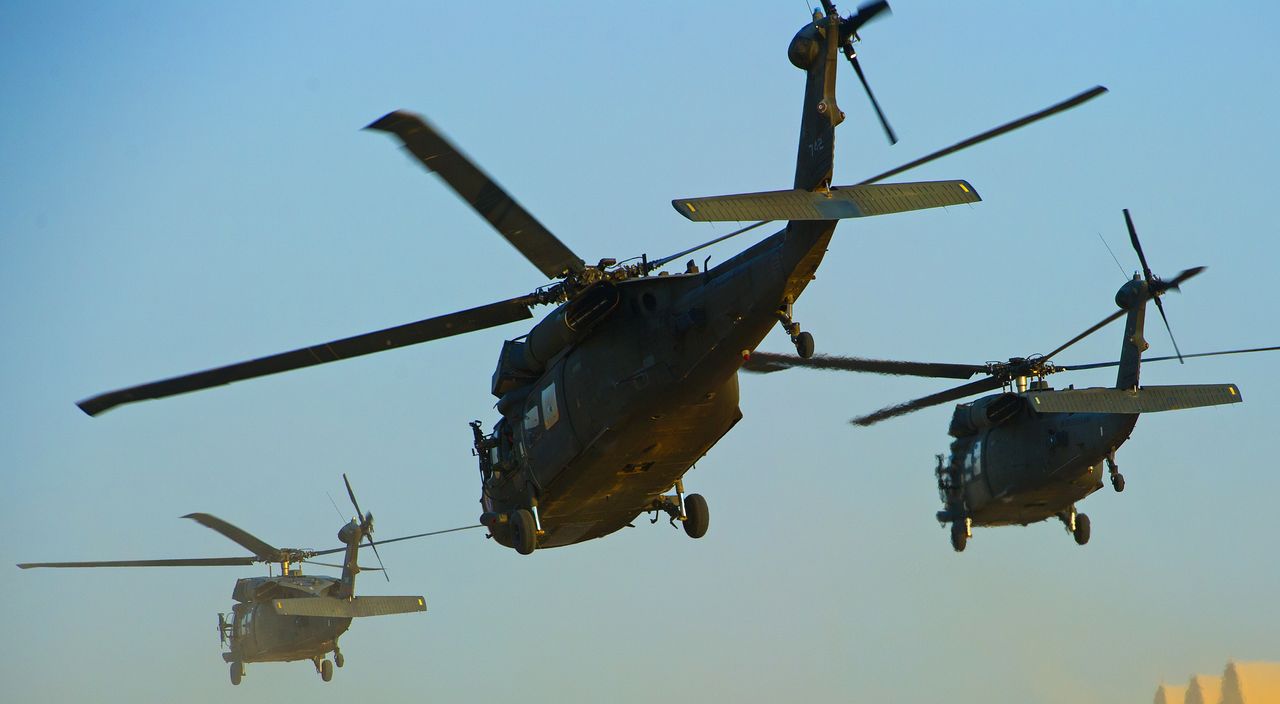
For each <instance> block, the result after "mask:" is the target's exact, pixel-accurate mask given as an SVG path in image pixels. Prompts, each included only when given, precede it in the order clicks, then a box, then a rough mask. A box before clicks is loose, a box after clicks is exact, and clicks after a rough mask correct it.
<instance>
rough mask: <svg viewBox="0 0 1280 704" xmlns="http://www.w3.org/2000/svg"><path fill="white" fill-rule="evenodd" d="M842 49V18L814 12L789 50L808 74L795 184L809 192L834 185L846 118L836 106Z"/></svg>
mask: <svg viewBox="0 0 1280 704" xmlns="http://www.w3.org/2000/svg"><path fill="white" fill-rule="evenodd" d="M839 51H840V17H839V15H835V14H832V15H831V16H829V17H828V16H824V15H823V14H822V12H821V11H815V12H814V13H813V22H812V23H811V24H809V25H807V26H805V27H804V28H803V29H801V30H800V31H799V32H798V33H796V36H795V38H794V39H792V40H791V46H790V48H789V49H788V50H787V56H788V58H790V59H791V63H792V64H793V65H795V66H796V67H797V68H799V69H802V70H804V71H805V73H807V74H808V79H807V81H806V82H805V88H804V109H803V111H802V112H801V114H800V146H799V149H798V152H797V154H796V180H795V187H796V188H799V189H803V190H806V191H814V190H820V189H824V188H827V187H828V186H830V185H831V171H832V164H833V161H834V155H835V128H836V125H838V124H840V123H841V122H842V121H843V120H844V113H843V112H841V111H840V108H839V107H838V106H837V105H836V60H837V58H838V57H839Z"/></svg>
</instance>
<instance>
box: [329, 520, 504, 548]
mask: <svg viewBox="0 0 1280 704" xmlns="http://www.w3.org/2000/svg"><path fill="white" fill-rule="evenodd" d="M483 527H484V526H482V525H480V524H478V523H477V524H476V525H474V526H463V527H461V528H449V529H448V530H435V531H431V532H430V533H418V534H417V535H406V536H404V537H401V538H391V539H389V540H376V541H374V544H375V545H386V544H387V543H398V542H400V541H401V540H414V539H416V538H425V537H427V536H430V535H442V534H444V533H456V532H458V531H460V530H471V529H473V528H483ZM344 550H346V548H333V549H332V550H318V551H315V552H312V553H310V554H311V555H315V556H320V555H332V554H334V553H339V552H342V551H344Z"/></svg>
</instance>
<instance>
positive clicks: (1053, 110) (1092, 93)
mask: <svg viewBox="0 0 1280 704" xmlns="http://www.w3.org/2000/svg"><path fill="white" fill-rule="evenodd" d="M1106 92H1107V89H1106V88H1104V87H1102V86H1094V87H1093V88H1090V89H1089V90H1087V91H1085V92H1083V93H1081V94H1079V95H1077V96H1075V97H1072V98H1069V99H1067V100H1064V101H1062V102H1061V103H1057V104H1055V105H1051V106H1049V107H1047V108H1045V109H1044V110H1041V111H1039V112H1034V113H1031V114H1030V115H1027V116H1026V117H1022V118H1019V119H1017V120H1014V121H1013V122H1007V123H1005V124H1003V125H1000V126H999V127H996V128H994V129H990V130H987V131H986V132H983V133H982V134H979V135H976V136H973V137H970V138H969V139H966V140H964V141H962V142H956V143H955V144H953V145H951V146H949V147H947V148H946V149H940V150H938V151H936V152H934V153H932V154H929V155H928V156H923V157H920V158H919V159H916V160H915V161H912V162H908V163H906V164H903V165H902V166H899V167H897V168H895V169H890V170H888V171H886V172H884V173H882V174H880V175H878V176H872V177H871V178H869V179H867V180H865V181H862V182H861V183H860V184H859V185H861V184H866V183H875V182H877V181H883V180H884V179H886V178H889V177H890V176H896V175H898V174H900V173H902V172H904V171H907V170H910V169H914V168H916V167H917V166H922V165H924V164H927V163H929V162H931V161H934V160H935V159H940V158H942V157H944V156H946V155H948V154H954V153H955V152H958V151H960V150H961V149H967V148H969V147H972V146H973V145H975V144H979V143H981V142H985V141H987V140H988V139H991V138H993V137H998V136H1000V135H1002V134H1004V133H1006V132H1012V131H1013V130H1016V129H1018V128H1019V127H1025V126H1027V125H1029V124H1031V123H1033V122H1036V121H1038V120H1043V119H1044V118H1046V117H1050V116H1052V115H1056V114H1058V113H1060V112H1062V111H1064V110H1070V109H1071V108H1074V107H1075V106H1077V105H1080V104H1082V103H1085V102H1087V101H1089V100H1092V99H1094V98H1096V97H1098V96H1099V95H1102V94H1103V93H1106Z"/></svg>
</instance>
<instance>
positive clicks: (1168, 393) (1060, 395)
mask: <svg viewBox="0 0 1280 704" xmlns="http://www.w3.org/2000/svg"><path fill="white" fill-rule="evenodd" d="M1027 398H1028V399H1029V400H1030V401H1031V407H1032V408H1034V409H1035V410H1037V411H1039V412H1041V413H1125V414H1129V413H1156V412H1157V411H1177V410H1181V409H1184V408H1199V407H1201V406H1221V405H1223V404H1227V403H1240V402H1241V401H1242V400H1244V399H1242V398H1241V397H1240V389H1238V388H1236V385H1235V384H1188V385H1184V386H1144V387H1141V388H1138V389H1133V390H1130V389H1066V390H1062V391H1039V392H1032V393H1030V394H1027Z"/></svg>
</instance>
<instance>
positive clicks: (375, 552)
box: [366, 515, 391, 582]
mask: <svg viewBox="0 0 1280 704" xmlns="http://www.w3.org/2000/svg"><path fill="white" fill-rule="evenodd" d="M369 521H370V523H372V522H373V516H372V515H370V516H369ZM366 537H367V538H368V539H369V547H371V548H373V556H374V557H376V558H378V569H380V570H382V576H383V577H386V579H387V581H388V582H390V581H391V576H390V575H388V574H387V566H386V565H384V564H382V555H379V554H378V544H377V543H375V542H373V531H369V535H367V536H366Z"/></svg>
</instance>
